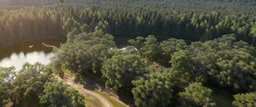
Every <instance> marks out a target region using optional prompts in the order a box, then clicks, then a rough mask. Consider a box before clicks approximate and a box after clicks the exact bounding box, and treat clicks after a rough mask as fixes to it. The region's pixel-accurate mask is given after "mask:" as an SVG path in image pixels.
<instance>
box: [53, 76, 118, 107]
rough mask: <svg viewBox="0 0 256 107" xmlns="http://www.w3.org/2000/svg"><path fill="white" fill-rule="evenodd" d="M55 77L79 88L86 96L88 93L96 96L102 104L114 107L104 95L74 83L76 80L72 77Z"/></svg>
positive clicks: (105, 106)
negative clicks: (64, 78)
mask: <svg viewBox="0 0 256 107" xmlns="http://www.w3.org/2000/svg"><path fill="white" fill-rule="evenodd" d="M53 77H54V78H56V79H57V80H58V81H62V82H64V83H66V84H68V85H70V86H71V87H73V88H75V89H76V90H78V91H79V92H80V93H81V94H82V95H83V96H84V97H86V96H87V95H88V94H89V95H91V96H94V97H95V98H97V99H99V100H100V101H101V102H102V104H103V105H104V107H114V106H113V104H112V103H110V102H109V101H108V100H107V99H105V98H104V97H102V96H101V95H99V94H97V93H95V92H92V91H90V90H87V89H85V88H83V87H81V86H78V85H77V84H75V83H74V81H72V79H71V78H69V77H67V80H66V81H65V80H63V79H61V78H60V77H59V76H56V75H53Z"/></svg>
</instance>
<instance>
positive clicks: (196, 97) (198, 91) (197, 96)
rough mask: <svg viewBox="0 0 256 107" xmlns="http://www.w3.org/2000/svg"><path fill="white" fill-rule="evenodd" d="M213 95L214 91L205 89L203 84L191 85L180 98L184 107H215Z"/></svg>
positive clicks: (181, 93)
mask: <svg viewBox="0 0 256 107" xmlns="http://www.w3.org/2000/svg"><path fill="white" fill-rule="evenodd" d="M211 94H212V90H211V89H209V88H207V87H204V86H203V85H202V83H191V84H190V85H189V86H188V87H187V88H185V91H184V92H180V93H179V96H180V101H181V102H182V106H184V107H213V106H215V105H216V104H215V102H213V100H212V98H211Z"/></svg>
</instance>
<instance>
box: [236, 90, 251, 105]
mask: <svg viewBox="0 0 256 107" xmlns="http://www.w3.org/2000/svg"><path fill="white" fill-rule="evenodd" d="M234 98H235V101H233V103H232V104H233V105H234V107H254V106H256V102H255V99H256V93H255V92H251V93H245V94H236V95H234Z"/></svg>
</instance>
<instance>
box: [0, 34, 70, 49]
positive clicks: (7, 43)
mask: <svg viewBox="0 0 256 107" xmlns="http://www.w3.org/2000/svg"><path fill="white" fill-rule="evenodd" d="M39 40H63V41H64V40H66V37H63V36H56V37H52V36H46V37H26V38H23V39H19V40H18V39H15V40H8V41H2V42H0V48H6V47H8V46H11V45H15V44H18V43H23V42H30V41H39ZM31 45H33V44H31Z"/></svg>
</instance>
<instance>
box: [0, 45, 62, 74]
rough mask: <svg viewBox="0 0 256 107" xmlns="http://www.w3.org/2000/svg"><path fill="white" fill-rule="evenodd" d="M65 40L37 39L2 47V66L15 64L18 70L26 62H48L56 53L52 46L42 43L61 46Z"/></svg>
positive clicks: (0, 50)
mask: <svg viewBox="0 0 256 107" xmlns="http://www.w3.org/2000/svg"><path fill="white" fill-rule="evenodd" d="M63 42H65V41H64V40H37V41H30V42H22V43H17V44H13V45H10V46H7V47H2V48H0V66H2V67H11V66H14V67H15V68H16V70H19V69H21V68H22V65H23V64H24V63H26V62H28V63H30V64H34V63H36V62H40V63H42V64H48V63H49V62H50V58H51V57H52V56H53V55H54V54H53V52H52V48H49V47H45V46H44V45H43V44H42V43H45V44H49V45H54V46H57V47H59V46H60V44H61V43H63Z"/></svg>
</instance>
